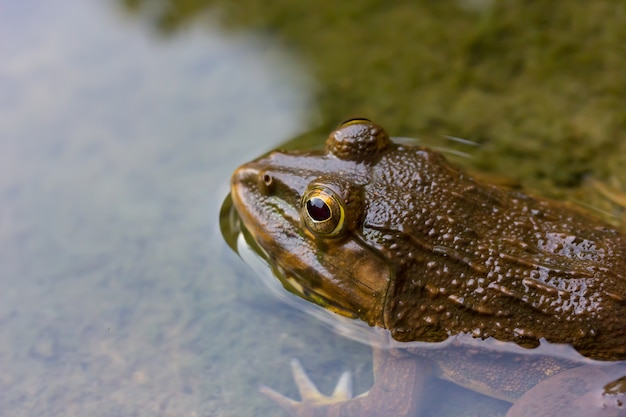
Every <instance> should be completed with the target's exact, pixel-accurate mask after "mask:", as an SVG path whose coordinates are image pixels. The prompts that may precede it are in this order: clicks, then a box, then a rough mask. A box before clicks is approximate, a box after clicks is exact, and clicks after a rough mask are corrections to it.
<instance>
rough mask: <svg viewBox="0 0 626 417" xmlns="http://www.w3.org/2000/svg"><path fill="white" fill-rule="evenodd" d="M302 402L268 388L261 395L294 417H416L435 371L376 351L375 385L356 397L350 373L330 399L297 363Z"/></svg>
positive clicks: (402, 355)
mask: <svg viewBox="0 0 626 417" xmlns="http://www.w3.org/2000/svg"><path fill="white" fill-rule="evenodd" d="M291 366H292V371H293V375H294V380H295V382H296V385H297V386H298V390H299V391H300V396H301V397H302V401H295V400H293V399H291V398H288V397H286V396H284V395H282V394H280V393H278V392H276V391H274V390H272V389H271V388H268V387H261V392H262V393H263V394H265V395H267V396H268V397H269V398H270V399H272V400H273V401H275V402H276V403H277V404H278V405H279V406H281V407H282V408H283V409H285V410H286V411H287V412H288V413H289V415H290V416H292V417H322V416H323V417H350V416H354V417H380V416H395V417H413V416H416V415H417V413H418V410H419V408H420V405H421V402H422V401H421V400H422V393H423V390H424V385H425V381H426V379H427V378H428V377H429V376H430V375H431V373H432V370H431V366H430V363H429V361H428V360H426V359H421V358H419V357H416V356H412V355H410V354H406V353H400V352H399V351H393V350H391V351H390V350H379V349H374V385H373V386H372V388H371V389H370V390H369V391H368V392H366V393H363V394H361V395H359V396H357V397H354V398H353V397H352V386H351V382H350V375H349V373H344V374H343V375H342V376H341V377H340V378H339V382H338V383H337V386H336V387H335V391H334V392H333V394H332V395H330V396H325V395H323V394H321V393H320V392H319V390H318V389H317V387H316V386H315V384H314V383H313V382H312V381H311V380H310V379H309V377H308V376H307V375H306V373H305V371H304V369H302V366H301V365H300V363H299V362H298V361H297V360H293V361H292V363H291Z"/></svg>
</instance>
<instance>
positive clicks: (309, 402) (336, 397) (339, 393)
mask: <svg viewBox="0 0 626 417" xmlns="http://www.w3.org/2000/svg"><path fill="white" fill-rule="evenodd" d="M291 372H292V375H293V379H294V381H295V383H296V386H297V387H298V392H299V393H300V397H301V398H302V401H296V400H293V399H291V398H289V397H286V396H284V395H283V394H281V393H279V392H277V391H275V390H273V389H271V388H269V387H266V386H261V389H260V391H261V393H262V394H264V395H266V396H267V397H269V398H270V399H271V400H272V401H274V402H275V403H277V404H278V405H279V406H281V407H282V408H283V409H284V410H286V411H287V412H288V413H289V414H290V415H293V416H299V415H302V412H300V411H299V410H301V409H312V408H320V406H322V407H323V406H329V405H332V404H337V403H342V402H345V401H349V400H351V399H352V376H351V375H350V372H344V373H343V374H341V376H340V377H339V380H338V381H337V385H336V386H335V389H334V391H333V393H332V394H331V395H329V396H326V395H324V394H322V393H321V392H320V391H319V389H318V388H317V386H316V385H315V383H314V382H313V381H312V380H311V378H309V376H308V375H307V373H306V371H305V370H304V368H303V367H302V365H301V364H300V361H298V360H297V359H292V360H291Z"/></svg>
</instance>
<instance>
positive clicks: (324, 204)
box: [301, 187, 346, 237]
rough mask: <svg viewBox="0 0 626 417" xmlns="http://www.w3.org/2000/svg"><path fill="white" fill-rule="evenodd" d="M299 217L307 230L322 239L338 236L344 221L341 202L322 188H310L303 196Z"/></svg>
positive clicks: (329, 191) (344, 214)
mask: <svg viewBox="0 0 626 417" xmlns="http://www.w3.org/2000/svg"><path fill="white" fill-rule="evenodd" d="M301 215H302V218H303V220H304V223H305V224H306V226H307V227H308V228H309V230H310V231H312V232H313V233H315V234H316V235H319V236H323V237H335V236H338V235H339V234H340V233H341V232H342V231H343V226H344V224H345V219H346V213H345V210H344V207H343V201H341V199H340V198H339V197H338V196H337V195H336V194H335V193H334V192H332V191H331V190H329V189H327V188H323V187H314V188H311V189H309V190H308V191H307V192H306V193H305V194H304V196H303V198H302V214H301Z"/></svg>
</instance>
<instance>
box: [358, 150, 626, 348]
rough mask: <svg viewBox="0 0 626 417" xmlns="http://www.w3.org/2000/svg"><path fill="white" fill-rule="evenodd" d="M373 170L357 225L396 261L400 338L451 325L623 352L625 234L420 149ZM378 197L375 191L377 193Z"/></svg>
mask: <svg viewBox="0 0 626 417" xmlns="http://www.w3.org/2000/svg"><path fill="white" fill-rule="evenodd" d="M377 167H379V169H375V170H374V174H373V175H372V182H371V183H370V187H369V188H368V191H369V192H368V200H369V204H370V206H369V210H368V215H367V217H366V219H365V224H364V227H365V228H366V229H368V228H369V229H371V230H374V231H375V233H374V234H375V235H376V237H377V238H378V239H379V240H384V241H385V243H384V244H383V245H381V247H383V248H384V249H383V251H386V252H387V253H386V257H387V258H389V259H393V260H394V262H395V265H396V269H397V271H396V272H397V273H396V279H395V280H393V281H392V283H391V288H390V290H389V292H388V300H387V303H386V306H387V307H386V317H385V321H386V324H387V326H388V328H389V329H390V330H391V331H392V333H393V334H394V337H395V338H396V339H398V340H403V341H410V340H426V341H435V340H443V339H445V338H447V337H448V335H449V334H454V333H457V332H467V333H472V334H473V335H474V336H476V337H481V338H486V337H490V336H493V337H495V338H497V339H499V340H507V341H508V340H510V341H515V342H517V343H518V344H520V345H522V346H528V347H534V346H537V345H538V343H539V340H540V338H546V339H547V340H548V341H551V342H554V343H571V344H572V345H573V346H574V347H575V348H576V349H577V350H578V351H580V352H581V353H582V354H584V355H586V356H589V357H593V358H597V359H624V358H626V239H625V238H624V236H623V235H622V234H620V233H619V232H617V231H615V230H613V229H611V228H609V227H607V226H605V225H604V224H602V223H600V222H598V221H597V220H594V219H591V218H590V217H589V216H587V215H585V214H583V213H581V212H579V211H577V210H575V209H572V208H570V207H568V206H566V205H564V204H561V203H555V202H552V201H548V200H542V199H536V198H533V197H530V196H527V195H525V194H523V193H520V192H517V191H514V190H508V189H502V188H499V187H496V186H491V185H484V184H481V183H478V182H476V181H475V180H473V179H472V178H470V177H468V176H467V175H465V174H463V173H462V172H460V171H458V170H456V169H454V168H452V167H451V166H449V165H448V164H447V162H446V161H445V159H444V158H443V157H442V156H441V155H439V154H436V153H432V152H430V151H428V150H424V149H415V148H408V149H405V148H403V147H397V148H396V149H394V150H392V151H390V152H389V153H388V154H387V155H386V156H385V157H384V158H383V159H382V160H381V161H380V163H379V164H378V165H377ZM380 196H384V198H382V197H380Z"/></svg>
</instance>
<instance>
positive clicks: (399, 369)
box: [230, 118, 626, 417]
mask: <svg viewBox="0 0 626 417" xmlns="http://www.w3.org/2000/svg"><path fill="white" fill-rule="evenodd" d="M230 191H231V192H230V195H231V198H232V204H233V207H234V210H235V211H236V213H237V214H238V216H239V218H240V221H241V223H242V227H243V229H245V232H246V235H247V236H248V237H249V239H250V240H251V241H252V242H253V243H254V245H255V246H256V248H257V249H258V251H259V253H260V254H261V255H262V257H263V258H264V259H266V261H267V263H268V264H269V265H270V266H271V267H272V269H273V271H274V274H275V275H276V277H277V278H278V279H279V280H280V282H281V283H282V285H283V286H284V288H285V289H286V290H287V291H289V292H292V293H294V294H296V295H298V296H300V297H302V298H304V299H305V300H307V301H310V302H312V303H314V304H315V305H317V306H320V307H321V308H323V309H325V310H327V311H330V312H332V314H335V315H337V316H338V317H345V318H349V319H351V320H356V321H359V322H360V323H365V324H366V326H371V328H373V329H379V331H380V332H383V333H377V334H384V336H382V337H386V338H387V341H391V342H392V343H391V344H389V345H388V346H391V347H387V348H380V347H376V346H374V347H373V351H374V363H373V373H374V384H373V386H372V388H371V389H370V390H369V391H368V392H367V393H365V394H363V395H360V396H357V397H353V396H352V393H351V392H350V389H349V387H348V386H349V383H348V382H346V378H344V377H342V378H341V379H340V383H339V384H338V387H337V389H336V390H335V392H334V393H333V394H332V395H331V396H328V397H327V396H324V395H322V394H320V393H319V391H318V390H317V388H316V387H315V385H314V384H313V383H312V382H311V381H310V379H308V377H307V376H306V373H305V372H304V371H303V370H302V367H301V365H300V364H299V363H298V362H297V361H296V362H293V363H292V368H293V373H294V378H295V380H296V383H297V385H298V388H299V390H300V393H301V396H302V398H303V400H302V401H301V402H298V401H295V400H292V399H290V398H287V397H285V396H282V395H281V394H279V393H278V392H276V391H273V390H271V389H269V388H263V392H264V393H265V394H266V395H268V396H269V397H270V398H272V399H273V400H274V401H276V402H277V403H278V404H279V405H281V406H282V407H283V408H285V409H286V410H287V411H288V412H289V414H290V415H292V416H313V415H315V416H352V415H354V416H366V417H367V416H372V417H373V416H381V415H388V416H417V415H419V414H420V410H421V408H422V405H423V403H424V402H425V401H424V396H425V394H424V393H425V385H426V384H427V383H428V380H429V378H431V377H432V376H435V377H439V378H442V379H446V380H448V381H451V382H453V383H455V384H457V385H460V386H462V387H465V388H468V389H470V390H474V391H477V392H480V393H482V394H485V395H488V396H491V397H494V398H499V399H502V400H505V401H507V402H509V403H511V404H512V406H511V408H510V409H509V411H508V412H507V417H521V416H529V415H533V416H535V417H537V416H558V415H571V416H574V415H584V416H613V415H619V416H626V405H625V404H626V402H625V400H626V365H625V364H626V362H625V361H626V236H625V235H624V234H623V233H622V232H621V231H620V230H617V229H616V228H615V227H612V226H610V225H609V224H608V223H605V222H604V221H603V220H601V219H599V218H597V217H595V216H594V215H593V214H591V213H589V212H586V211H583V210H582V209H580V208H578V207H576V206H573V205H572V204H569V203H566V202H560V201H555V200H551V199H547V198H543V197H540V196H534V195H530V194H528V193H525V192H524V191H523V190H520V189H515V188H508V187H503V186H501V185H495V184H490V183H486V182H483V181H481V180H479V179H477V178H475V177H474V176H472V175H470V174H468V173H467V172H465V171H464V170H462V169H460V168H458V167H456V166H454V165H453V164H451V163H450V162H449V161H448V159H447V158H446V157H445V156H444V155H443V154H441V153H440V152H436V151H433V150H431V149H429V148H426V147H421V146H417V145H411V144H406V143H399V142H395V141H394V140H393V139H392V138H391V137H390V136H389V134H388V133H387V132H386V130H385V129H383V128H382V127H381V126H379V125H378V124H376V123H374V122H372V121H370V120H368V119H365V118H355V119H350V120H347V121H345V122H343V123H341V124H340V125H339V126H338V127H337V128H336V129H335V130H333V131H332V132H331V133H330V134H329V135H328V137H327V140H326V142H325V148H324V149H314V150H300V151H293V150H292V151H280V150H276V151H273V152H270V153H268V154H266V155H264V156H262V157H260V158H258V159H256V160H254V161H252V162H249V163H246V164H244V165H242V166H241V167H239V168H238V169H237V170H236V171H235V172H234V174H233V175H232V179H231V190H230ZM430 346H435V347H436V348H430ZM468 346H469V347H468ZM545 346H549V347H552V346H556V347H567V348H569V349H570V350H571V351H573V352H574V353H575V355H563V356H562V357H561V356H559V355H555V356H551V355H547V354H543V353H541V354H534V353H535V352H539V351H541V352H543V350H542V348H543V347H545ZM503 347H504V348H503ZM528 353H531V354H528ZM502 359H504V360H502ZM555 398H558V400H557V401H555Z"/></svg>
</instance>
